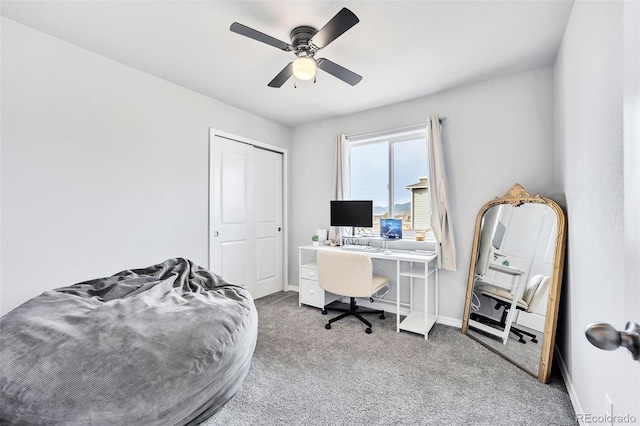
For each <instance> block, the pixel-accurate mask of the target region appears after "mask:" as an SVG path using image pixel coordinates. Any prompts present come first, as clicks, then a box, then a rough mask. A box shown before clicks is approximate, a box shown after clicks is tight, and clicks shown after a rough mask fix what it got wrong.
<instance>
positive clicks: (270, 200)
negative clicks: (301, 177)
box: [253, 148, 283, 298]
mask: <svg viewBox="0 0 640 426" xmlns="http://www.w3.org/2000/svg"><path fill="white" fill-rule="evenodd" d="M253 160H254V161H253V165H254V167H253V169H254V170H253V171H254V172H253V176H254V186H253V189H254V200H255V209H254V218H253V219H254V229H255V253H256V258H255V260H256V263H255V265H256V270H255V278H256V281H255V285H254V291H253V297H255V298H258V297H262V296H266V295H268V294H271V293H275V292H277V291H281V290H282V289H283V276H282V269H283V262H282V256H283V238H282V235H283V233H282V166H283V164H282V154H279V153H277V152H272V151H267V150H264V149H260V148H254V149H253Z"/></svg>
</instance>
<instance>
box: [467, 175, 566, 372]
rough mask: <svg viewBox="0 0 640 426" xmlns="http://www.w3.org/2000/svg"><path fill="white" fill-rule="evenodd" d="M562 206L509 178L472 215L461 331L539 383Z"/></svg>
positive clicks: (549, 334)
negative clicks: (503, 189)
mask: <svg viewBox="0 0 640 426" xmlns="http://www.w3.org/2000/svg"><path fill="white" fill-rule="evenodd" d="M564 238H565V220H564V213H563V212H562V210H561V209H560V207H559V206H558V205H557V204H556V203H555V202H554V201H552V200H549V199H546V198H542V197H540V196H538V195H536V196H535V197H531V196H530V195H529V194H528V193H527V192H526V191H525V190H524V188H522V186H520V185H518V184H516V185H514V187H513V188H512V189H511V190H510V191H509V192H508V193H507V194H506V195H505V196H504V197H502V198H496V199H495V200H493V201H490V202H489V203H487V204H485V206H484V207H483V208H482V209H481V211H480V213H479V214H478V218H477V220H476V235H475V240H474V247H473V252H472V262H471V266H470V271H469V281H468V282H469V287H468V289H467V299H466V304H465V316H464V321H463V330H462V331H463V333H466V334H468V335H469V336H470V337H472V338H473V339H475V340H477V341H478V342H480V343H482V344H483V345H484V346H486V347H488V348H489V349H491V350H493V351H494V352H497V353H498V354H500V355H502V356H503V357H505V358H507V359H509V360H510V361H512V362H513V363H514V364H516V365H518V366H519V367H520V368H522V369H524V370H526V371H528V372H529V373H531V374H532V375H534V376H536V377H538V380H539V381H541V382H543V383H546V382H547V381H548V378H549V374H550V364H551V359H552V351H553V343H554V342H553V341H554V338H555V325H556V321H557V308H558V298H559V294H560V279H561V273H562V263H563V260H564Z"/></svg>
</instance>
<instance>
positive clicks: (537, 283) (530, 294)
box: [479, 275, 551, 343]
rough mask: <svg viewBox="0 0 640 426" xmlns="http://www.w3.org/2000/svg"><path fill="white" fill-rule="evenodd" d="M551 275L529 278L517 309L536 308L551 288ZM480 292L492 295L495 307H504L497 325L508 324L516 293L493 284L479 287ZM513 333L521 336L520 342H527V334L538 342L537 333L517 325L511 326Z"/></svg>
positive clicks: (488, 295)
mask: <svg viewBox="0 0 640 426" xmlns="http://www.w3.org/2000/svg"><path fill="white" fill-rule="evenodd" d="M550 279H551V278H550V277H548V276H545V275H534V276H532V277H531V279H529V282H528V283H527V287H526V288H525V289H524V293H523V295H522V298H520V299H518V300H517V302H516V309H519V310H521V311H525V312H532V311H533V310H535V308H536V306H538V304H539V303H540V301H541V300H542V296H543V295H544V294H545V292H546V291H547V288H549V282H550ZM479 290H480V294H482V295H484V296H487V297H490V298H492V299H493V300H495V302H496V306H495V309H500V308H501V307H502V308H504V310H503V311H502V319H501V320H500V321H499V322H497V325H500V326H502V327H505V326H506V323H505V322H506V317H507V314H508V312H509V309H510V308H511V303H512V302H513V297H514V295H513V294H512V293H510V292H508V291H506V290H501V289H498V288H495V287H491V286H482V287H480V288H479ZM510 331H511V333H513V334H515V335H516V336H518V338H519V342H520V343H526V341H525V340H524V337H523V335H527V336H529V337H530V338H531V341H532V342H533V343H538V340H537V338H536V335H535V334H532V333H529V332H528V331H525V330H522V329H519V328H517V327H515V326H511V330H510Z"/></svg>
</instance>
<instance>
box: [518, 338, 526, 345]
mask: <svg viewBox="0 0 640 426" xmlns="http://www.w3.org/2000/svg"><path fill="white" fill-rule="evenodd" d="M518 342H520V343H522V344H524V345H526V344H527V341H526V340H524V339H520V340H518Z"/></svg>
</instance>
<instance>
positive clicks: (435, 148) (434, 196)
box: [427, 115, 456, 271]
mask: <svg viewBox="0 0 640 426" xmlns="http://www.w3.org/2000/svg"><path fill="white" fill-rule="evenodd" d="M427 149H428V151H429V196H430V198H431V228H432V229H433V233H434V235H435V237H436V242H437V244H436V251H437V253H438V266H439V267H440V268H442V269H447V270H450V271H455V270H456V245H455V241H454V237H453V225H452V224H451V215H450V213H449V207H448V202H447V182H446V180H447V178H446V176H447V174H446V170H445V166H444V152H443V148H442V128H441V125H440V117H438V116H437V115H432V116H430V117H429V118H428V119H427Z"/></svg>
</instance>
